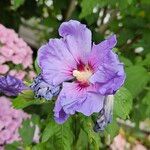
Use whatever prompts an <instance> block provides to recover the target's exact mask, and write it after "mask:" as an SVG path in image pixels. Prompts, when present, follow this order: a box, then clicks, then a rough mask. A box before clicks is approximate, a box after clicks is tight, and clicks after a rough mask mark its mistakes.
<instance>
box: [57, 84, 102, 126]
mask: <svg viewBox="0 0 150 150" xmlns="http://www.w3.org/2000/svg"><path fill="white" fill-rule="evenodd" d="M88 90H89V89H88V88H83V89H82V88H81V87H80V86H79V84H78V83H67V82H66V83H64V84H63V89H62V91H61V92H60V94H59V96H58V99H57V101H56V105H55V108H54V112H55V113H54V114H55V118H56V119H55V120H56V121H57V120H59V118H61V117H60V112H61V111H63V112H64V113H65V114H66V115H68V116H69V115H73V114H75V112H81V113H83V114H84V115H86V116H89V115H91V114H92V113H94V112H99V111H100V110H101V109H102V107H103V100H104V96H101V95H100V94H96V93H94V92H95V88H93V92H89V91H92V88H91V87H90V90H89V91H88ZM65 119H66V118H65ZM65 119H64V121H65ZM62 123H63V122H62Z"/></svg>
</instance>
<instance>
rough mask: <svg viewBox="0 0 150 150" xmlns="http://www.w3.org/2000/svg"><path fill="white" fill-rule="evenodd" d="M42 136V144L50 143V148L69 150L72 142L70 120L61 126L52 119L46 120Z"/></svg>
mask: <svg viewBox="0 0 150 150" xmlns="http://www.w3.org/2000/svg"><path fill="white" fill-rule="evenodd" d="M48 121H49V122H48V123H47V125H46V127H45V129H44V131H43V134H42V143H44V142H48V140H49V142H51V147H55V148H56V149H60V150H71V146H72V142H73V133H72V129H71V120H68V121H67V122H65V123H64V124H62V125H59V124H57V123H56V122H55V121H54V120H53V119H50V120H48Z"/></svg>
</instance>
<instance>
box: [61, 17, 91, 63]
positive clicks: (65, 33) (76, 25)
mask: <svg viewBox="0 0 150 150" xmlns="http://www.w3.org/2000/svg"><path fill="white" fill-rule="evenodd" d="M59 34H60V36H62V37H63V38H64V39H65V41H66V44H67V45H68V48H69V51H70V52H71V54H72V55H73V57H74V58H75V60H76V61H77V62H78V61H82V62H83V63H85V62H86V61H87V56H88V55H89V53H90V51H91V31H90V30H89V29H88V28H86V25H84V24H81V23H80V22H78V21H75V20H70V21H68V22H64V23H62V24H61V26H60V28H59Z"/></svg>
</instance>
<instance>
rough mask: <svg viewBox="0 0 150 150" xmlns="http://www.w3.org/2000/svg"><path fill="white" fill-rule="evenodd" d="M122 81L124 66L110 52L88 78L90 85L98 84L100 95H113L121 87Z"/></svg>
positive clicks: (123, 78)
mask: <svg viewBox="0 0 150 150" xmlns="http://www.w3.org/2000/svg"><path fill="white" fill-rule="evenodd" d="M124 80H125V73H124V66H123V64H122V63H120V62H119V60H118V57H117V55H116V54H115V53H113V52H112V51H110V52H109V53H108V54H107V55H106V56H105V58H104V59H103V61H102V63H101V65H100V66H99V67H98V70H97V71H96V72H95V73H94V74H93V75H92V76H91V78H90V82H91V83H93V84H95V83H98V84H99V92H100V94H102V95H105V94H114V93H115V92H116V91H117V90H118V89H119V88H120V87H121V86H122V85H123V83H124Z"/></svg>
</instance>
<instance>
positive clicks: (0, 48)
mask: <svg viewBox="0 0 150 150" xmlns="http://www.w3.org/2000/svg"><path fill="white" fill-rule="evenodd" d="M32 53H33V52H32V50H31V48H30V47H29V46H28V45H27V44H26V43H25V41H24V40H23V39H22V38H19V37H18V34H17V33H16V32H15V31H14V30H12V29H8V28H6V27H4V26H3V25H1V24H0V74H3V75H5V74H6V73H7V74H8V73H9V74H10V75H12V76H16V77H17V78H19V79H23V78H24V77H25V76H27V77H28V78H32V77H33V76H35V74H34V72H33V71H31V69H32ZM10 63H11V65H9V64H10ZM12 64H13V65H14V66H13V67H12ZM16 65H21V66H22V69H20V70H18V68H15V66H16ZM27 68H28V70H29V72H28V73H27V71H26V70H25V69H27Z"/></svg>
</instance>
